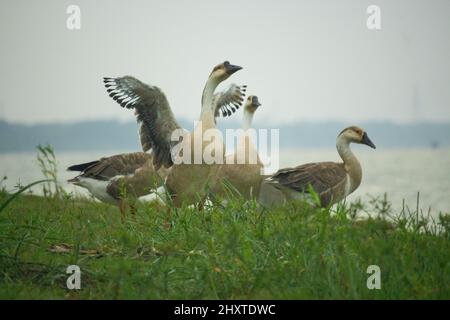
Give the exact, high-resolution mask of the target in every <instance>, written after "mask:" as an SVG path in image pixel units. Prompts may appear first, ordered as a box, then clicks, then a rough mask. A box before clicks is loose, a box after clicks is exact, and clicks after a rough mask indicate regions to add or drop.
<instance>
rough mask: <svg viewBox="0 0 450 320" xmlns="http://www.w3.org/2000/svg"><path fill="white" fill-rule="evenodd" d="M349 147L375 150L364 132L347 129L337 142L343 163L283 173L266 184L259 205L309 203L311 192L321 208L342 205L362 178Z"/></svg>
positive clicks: (272, 177)
mask: <svg viewBox="0 0 450 320" xmlns="http://www.w3.org/2000/svg"><path fill="white" fill-rule="evenodd" d="M350 143H359V144H365V145H368V146H369V147H371V148H374V149H375V145H374V144H373V143H372V141H370V139H369V137H368V136H367V133H366V132H365V131H364V130H363V129H361V128H359V127H356V126H352V127H348V128H346V129H344V130H342V132H341V133H340V134H339V135H338V137H337V140H336V148H337V151H338V153H339V155H340V157H341V158H342V160H343V163H336V162H317V163H308V164H304V165H300V166H298V167H295V168H286V169H281V170H279V171H278V172H276V173H275V174H273V175H272V176H270V177H268V178H266V179H265V180H264V181H263V186H262V187H261V193H260V195H259V202H260V203H261V204H263V205H267V206H271V205H275V204H281V203H283V202H285V201H289V200H295V199H307V198H308V194H309V192H310V190H311V189H310V188H312V189H313V190H314V191H315V192H316V193H317V194H318V196H319V197H320V203H321V206H324V207H326V206H328V205H332V204H334V203H336V202H339V201H341V200H342V199H344V198H345V197H347V196H348V195H349V194H351V193H352V192H353V191H355V190H356V189H357V188H358V187H359V185H360V184H361V178H362V169H361V165H360V163H359V161H358V159H357V158H356V157H355V155H354V154H353V152H352V151H351V149H350ZM279 191H281V193H280V192H279Z"/></svg>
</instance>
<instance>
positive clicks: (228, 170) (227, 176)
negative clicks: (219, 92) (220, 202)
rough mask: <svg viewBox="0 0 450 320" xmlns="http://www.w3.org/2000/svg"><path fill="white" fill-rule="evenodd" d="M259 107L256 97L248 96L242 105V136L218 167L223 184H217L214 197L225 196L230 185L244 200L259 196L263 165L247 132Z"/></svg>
mask: <svg viewBox="0 0 450 320" xmlns="http://www.w3.org/2000/svg"><path fill="white" fill-rule="evenodd" d="M259 106H261V103H260V102H259V100H258V97H257V96H248V98H247V101H246V102H245V105H244V115H243V121H242V123H243V130H244V133H243V136H242V137H240V139H239V141H238V144H237V148H236V152H235V153H233V154H230V155H228V156H227V157H226V159H225V164H223V165H220V169H219V174H218V176H219V177H220V178H219V179H220V181H224V183H218V184H217V185H216V186H215V189H214V191H213V192H212V194H213V195H214V196H217V195H219V196H222V197H224V196H226V195H227V193H228V191H226V189H227V188H228V186H227V184H230V185H231V186H232V187H233V188H235V189H236V190H237V191H238V192H239V194H240V195H242V196H243V197H244V198H246V199H251V198H253V197H255V196H257V195H258V194H259V187H260V185H261V181H262V171H263V168H264V165H263V163H262V162H261V160H260V158H259V156H258V152H257V150H256V147H255V145H254V143H253V141H252V140H251V135H250V132H249V130H250V129H251V128H252V120H253V116H254V114H255V112H256V110H257V109H258V107H259Z"/></svg>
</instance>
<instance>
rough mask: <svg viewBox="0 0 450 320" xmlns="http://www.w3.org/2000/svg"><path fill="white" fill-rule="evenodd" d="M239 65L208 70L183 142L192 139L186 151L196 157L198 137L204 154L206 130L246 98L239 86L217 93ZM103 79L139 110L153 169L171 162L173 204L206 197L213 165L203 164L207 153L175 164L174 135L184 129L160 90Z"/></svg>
mask: <svg viewBox="0 0 450 320" xmlns="http://www.w3.org/2000/svg"><path fill="white" fill-rule="evenodd" d="M240 69H242V68H241V67H239V66H235V65H232V64H230V63H229V62H228V61H225V62H223V63H221V64H218V65H217V66H215V67H214V69H213V70H212V72H211V74H210V75H209V77H208V80H207V82H206V84H205V87H204V90H203V94H202V106H201V114H200V121H199V122H198V124H197V126H196V127H195V128H194V130H193V132H190V133H185V134H183V136H182V141H183V142H187V141H189V142H190V144H189V147H190V150H184V151H190V153H191V154H192V156H193V155H194V151H195V150H194V149H195V144H196V141H200V146H199V147H200V148H201V150H200V151H202V153H201V154H203V150H204V149H205V148H207V147H208V146H209V145H210V142H205V141H203V134H204V133H205V131H207V130H214V129H216V128H215V126H216V121H215V117H216V116H217V115H218V114H220V113H221V114H222V115H223V116H229V115H231V114H232V113H233V112H234V111H235V110H236V109H237V108H238V107H239V106H240V103H242V101H243V97H242V92H241V90H243V89H245V88H240V87H238V86H236V85H233V86H231V87H230V89H228V90H227V91H225V92H224V93H222V94H214V91H215V89H216V88H217V86H218V85H219V84H220V83H221V82H222V81H224V80H226V79H227V78H228V77H229V76H231V75H232V74H233V73H235V72H236V71H238V70H240ZM104 82H105V86H106V88H107V91H108V93H109V95H110V96H111V97H112V98H113V99H114V100H115V101H116V102H118V103H119V104H120V105H121V106H122V107H124V108H127V109H134V110H135V114H136V117H137V120H138V122H139V123H140V137H141V144H142V146H143V149H144V150H149V149H151V150H152V155H153V165H154V167H155V169H156V170H158V169H159V168H160V167H162V166H163V167H166V168H169V167H171V170H170V172H169V174H168V176H167V178H166V187H167V188H168V191H169V193H170V195H171V196H172V199H173V202H174V204H175V205H177V206H180V205H181V202H182V199H184V200H187V201H189V202H190V203H192V202H196V201H195V200H196V199H198V198H199V197H198V196H199V195H200V198H201V197H202V196H204V194H205V192H206V191H205V190H206V189H207V184H208V183H209V182H211V181H212V180H213V176H214V173H215V172H213V171H215V170H214V167H215V166H210V165H208V164H205V163H204V161H203V158H202V159H201V162H200V163H195V161H194V159H193V157H192V158H191V161H188V162H186V161H185V162H182V163H176V164H174V162H173V158H172V149H173V148H174V147H175V146H176V145H178V144H179V143H180V140H174V139H173V136H172V134H173V133H174V132H176V131H180V130H182V128H181V126H180V125H179V124H178V122H177V121H176V119H175V117H174V115H173V112H172V110H171V108H170V105H169V102H168V100H167V98H166V96H165V94H164V93H163V92H162V90H161V89H159V88H158V87H156V86H150V85H147V84H144V83H143V82H141V81H140V80H138V79H136V78H134V77H130V76H125V77H121V78H105V79H104ZM216 106H217V107H216ZM216 130H217V129H216ZM195 137H197V140H196V139H195ZM198 139H200V140H198ZM216 143H217V141H216ZM219 145H221V146H223V141H219ZM222 150H223V149H222ZM184 151H183V152H184ZM222 159H223V156H222Z"/></svg>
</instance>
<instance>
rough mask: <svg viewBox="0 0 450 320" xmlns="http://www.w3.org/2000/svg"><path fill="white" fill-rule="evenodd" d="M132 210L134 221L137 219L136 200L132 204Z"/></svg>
mask: <svg viewBox="0 0 450 320" xmlns="http://www.w3.org/2000/svg"><path fill="white" fill-rule="evenodd" d="M130 212H131V217H132V218H133V221H136V201H133V202H132V203H131V204H130Z"/></svg>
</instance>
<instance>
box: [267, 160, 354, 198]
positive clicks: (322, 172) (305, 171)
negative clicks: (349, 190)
mask: <svg viewBox="0 0 450 320" xmlns="http://www.w3.org/2000/svg"><path fill="white" fill-rule="evenodd" d="M267 180H268V181H269V182H270V183H273V184H275V185H278V186H281V187H283V188H289V189H291V190H295V191H298V192H301V193H308V192H309V186H311V187H312V188H313V190H314V191H315V192H317V193H318V195H319V196H320V200H321V203H322V205H328V204H329V203H330V202H334V201H336V200H339V199H336V198H339V197H341V196H342V195H341V193H342V192H340V191H339V190H343V189H344V188H342V184H345V183H346V181H347V172H346V170H345V168H344V164H343V163H335V162H319V163H308V164H304V165H301V166H298V167H295V168H286V169H280V170H278V171H277V172H276V173H275V174H273V175H272V176H271V177H269V178H268V179H267Z"/></svg>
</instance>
